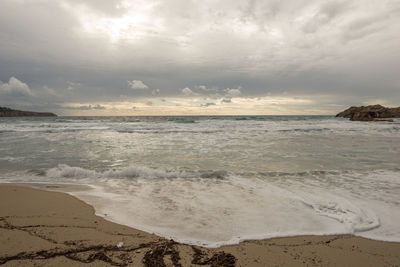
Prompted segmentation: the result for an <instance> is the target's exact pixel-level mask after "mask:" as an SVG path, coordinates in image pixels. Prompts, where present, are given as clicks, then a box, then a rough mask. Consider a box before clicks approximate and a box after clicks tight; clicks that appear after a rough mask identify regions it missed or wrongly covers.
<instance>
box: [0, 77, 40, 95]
mask: <svg viewBox="0 0 400 267" xmlns="http://www.w3.org/2000/svg"><path fill="white" fill-rule="evenodd" d="M0 94H6V95H11V96H16V97H19V96H31V95H32V92H31V89H30V88H29V86H28V85H27V84H26V83H24V82H21V81H20V80H18V79H17V78H15V77H11V78H10V80H9V81H8V83H3V82H1V81H0Z"/></svg>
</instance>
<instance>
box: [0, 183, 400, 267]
mask: <svg viewBox="0 0 400 267" xmlns="http://www.w3.org/2000/svg"><path fill="white" fill-rule="evenodd" d="M120 242H123V246H122V247H118V246H117V244H118V243H120ZM0 265H4V266H57V267H61V266H374V267H376V266H400V243H391V242H380V241H374V240H368V239H364V238H360V237H355V236H350V235H344V236H300V237H292V238H276V239H268V240H260V241H247V242H242V243H240V244H239V245H234V246H225V247H221V248H219V249H205V248H201V247H193V246H189V245H182V244H177V243H175V242H173V241H171V240H166V239H164V238H160V237H158V236H155V235H152V234H148V233H145V232H142V231H138V230H135V229H132V228H129V227H126V226H123V225H119V224H116V223H112V222H109V221H106V220H104V219H103V218H101V217H98V216H96V215H95V214H94V209H93V208H92V207H91V206H89V205H87V204H86V203H84V202H82V201H80V200H78V199H76V198H74V197H72V196H70V195H68V194H66V193H60V192H50V191H43V190H38V189H33V188H29V187H21V186H10V185H4V186H0Z"/></svg>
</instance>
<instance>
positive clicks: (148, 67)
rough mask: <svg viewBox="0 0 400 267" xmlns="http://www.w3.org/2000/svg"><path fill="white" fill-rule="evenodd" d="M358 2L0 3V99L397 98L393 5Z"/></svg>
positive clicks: (47, 104)
mask: <svg viewBox="0 0 400 267" xmlns="http://www.w3.org/2000/svg"><path fill="white" fill-rule="evenodd" d="M367 2H368V3H366V1H364V0H348V1H344V0H327V1H320V0H299V1H276V0H246V1H229V0H221V1H207V2H201V1H181V0H171V1H157V0H135V1H134V0H123V1H122V0H87V1H79V0H59V1H52V0H40V1H37V0H35V1H22V0H18V1H14V0H3V1H0V33H1V34H0V43H1V46H0V80H2V81H4V82H5V83H1V84H0V86H1V87H0V94H1V97H0V103H1V104H3V105H4V104H7V105H28V104H31V105H32V106H35V107H41V109H46V110H47V109H48V108H52V106H51V104H52V103H59V104H60V105H63V103H112V102H115V101H121V100H123V101H132V103H136V100H138V103H145V101H147V100H151V101H153V102H154V103H155V104H154V106H156V103H157V104H158V103H159V102H158V100H155V99H157V98H159V96H160V95H161V94H162V97H163V98H166V99H168V100H169V99H171V98H174V97H182V96H184V98H185V99H186V100H191V101H192V102H191V103H195V105H194V106H196V107H197V108H198V109H199V110H200V108H199V105H200V104H199V102H196V100H197V99H198V98H199V97H200V96H204V97H208V99H210V100H209V101H210V102H215V103H217V104H220V103H226V102H221V99H231V98H232V99H234V101H233V103H232V104H231V105H221V109H222V108H225V110H227V111H231V110H230V108H233V106H234V105H237V103H238V101H236V98H247V97H249V98H251V97H264V96H268V95H269V94H271V95H281V94H282V93H283V92H287V95H288V96H295V95H301V96H308V97H312V96H313V95H330V97H331V98H332V99H334V100H335V101H336V104H342V103H349V102H350V100H349V99H351V104H352V105H359V104H362V103H363V102H366V101H370V100H372V99H382V101H386V102H391V103H400V90H399V84H400V79H399V75H398V71H397V70H399V69H400V54H399V53H398V47H400V38H397V36H398V33H399V32H400V3H399V1H395V0H370V1H367ZM193 14H196V15H195V16H194V15H193ZM26 25H29V26H30V27H26ZM60 32H63V38H60ZM226 44H229V45H226ZM10 77H17V78H18V79H19V81H21V83H25V84H26V87H24V86H23V85H22V86H21V85H20V86H19V87H18V86H17V87H15V86H14V85H12V84H13V82H12V81H8V80H9V79H10ZM133 79H135V80H133ZM127 81H128V82H127ZM150 82H151V84H148V83H150ZM10 84H11V85H10ZM28 85H29V86H28ZM150 85H151V86H150ZM238 85H241V86H242V87H241V88H239V87H237V86H238ZM44 86H48V88H51V90H47V89H45V88H44ZM184 87H186V88H188V89H185V90H184V91H182V88H184ZM11 88H13V89H11ZM15 88H16V89H15ZM154 88H159V89H160V91H159V92H158V91H157V89H154ZM226 88H228V89H226ZM67 89H68V90H67ZM78 89H79V90H78ZM153 89H154V90H153ZM133 90H134V94H133V93H132V91H133ZM144 97H147V98H146V99H145V100H144ZM152 98H154V100H153V99H152ZM205 101H208V100H205ZM203 102H204V101H203ZM201 103H202V102H201ZM104 105H106V104H104ZM171 105H172V104H171ZM154 106H153V107H151V108H152V109H154ZM107 107H108V105H107ZM138 107H140V108H141V106H139V104H138ZM182 107H187V105H185V104H184V103H183V104H182ZM218 108H220V107H218ZM251 108H254V107H251ZM328 109H329V108H328V107H327V108H326V110H328ZM129 110H131V109H130V108H129ZM203 110H204V109H203ZM320 110H321V109H320ZM95 111H96V110H93V114H94V113H95ZM107 111H109V110H107ZM338 111H339V110H338ZM88 113H89V112H88ZM88 113H85V114H88ZM100 113H101V112H100ZM101 114H103V113H101Z"/></svg>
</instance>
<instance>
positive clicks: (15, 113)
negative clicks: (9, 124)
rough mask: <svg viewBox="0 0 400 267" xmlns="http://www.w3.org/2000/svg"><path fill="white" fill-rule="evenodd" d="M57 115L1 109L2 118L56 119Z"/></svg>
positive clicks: (0, 115)
mask: <svg viewBox="0 0 400 267" xmlns="http://www.w3.org/2000/svg"><path fill="white" fill-rule="evenodd" d="M56 116H57V115H56V114H54V113H50V112H33V111H22V110H15V109H10V108H4V107H0V117H56Z"/></svg>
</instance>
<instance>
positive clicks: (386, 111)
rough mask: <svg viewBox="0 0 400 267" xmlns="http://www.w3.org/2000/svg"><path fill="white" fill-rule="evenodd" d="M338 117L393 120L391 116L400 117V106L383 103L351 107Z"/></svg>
mask: <svg viewBox="0 0 400 267" xmlns="http://www.w3.org/2000/svg"><path fill="white" fill-rule="evenodd" d="M336 117H343V118H349V119H350V120H352V121H391V118H400V107H397V108H387V107H384V106H381V105H370V106H361V107H350V108H348V109H346V110H344V111H342V112H340V113H339V114H337V115H336Z"/></svg>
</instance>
